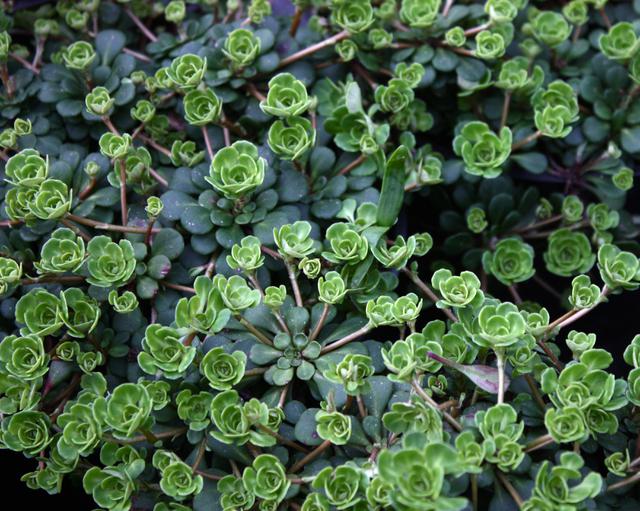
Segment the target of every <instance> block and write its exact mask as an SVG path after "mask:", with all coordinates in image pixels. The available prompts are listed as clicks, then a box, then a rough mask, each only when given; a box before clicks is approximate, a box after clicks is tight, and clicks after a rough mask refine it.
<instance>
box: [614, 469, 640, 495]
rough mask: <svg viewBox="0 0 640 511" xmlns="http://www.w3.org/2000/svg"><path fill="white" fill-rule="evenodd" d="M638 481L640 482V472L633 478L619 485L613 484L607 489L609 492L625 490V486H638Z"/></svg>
mask: <svg viewBox="0 0 640 511" xmlns="http://www.w3.org/2000/svg"><path fill="white" fill-rule="evenodd" d="M638 481H640V472H638V473H637V474H633V475H632V476H630V477H627V478H626V479H623V480H622V481H618V482H617V483H613V484H612V485H610V486H609V487H608V488H607V492H610V491H615V490H619V489H620V488H624V487H625V486H629V485H632V484H636V483H637V482H638Z"/></svg>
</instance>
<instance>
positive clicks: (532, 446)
mask: <svg viewBox="0 0 640 511" xmlns="http://www.w3.org/2000/svg"><path fill="white" fill-rule="evenodd" d="M553 441H554V440H553V438H552V437H551V435H549V434H548V433H547V434H546V435H542V436H539V437H538V438H534V439H533V440H532V441H531V442H529V443H528V444H527V445H525V446H524V452H531V451H535V450H536V449H540V448H542V447H544V446H545V445H549V444H551V443H553Z"/></svg>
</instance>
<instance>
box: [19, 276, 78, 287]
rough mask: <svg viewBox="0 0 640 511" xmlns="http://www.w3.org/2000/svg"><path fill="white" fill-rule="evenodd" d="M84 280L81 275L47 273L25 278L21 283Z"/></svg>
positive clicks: (26, 284) (28, 284)
mask: <svg viewBox="0 0 640 511" xmlns="http://www.w3.org/2000/svg"><path fill="white" fill-rule="evenodd" d="M80 282H84V277H83V276H81V275H63V276H60V277H57V276H55V275H47V276H44V277H38V278H35V279H32V278H29V277H27V278H24V279H22V280H20V285H22V286H31V285H35V284H78V283H80Z"/></svg>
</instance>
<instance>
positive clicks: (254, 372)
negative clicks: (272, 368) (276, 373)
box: [244, 367, 267, 378]
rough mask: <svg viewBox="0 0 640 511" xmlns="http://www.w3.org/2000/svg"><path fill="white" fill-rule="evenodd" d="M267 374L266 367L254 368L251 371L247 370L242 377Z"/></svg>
mask: <svg viewBox="0 0 640 511" xmlns="http://www.w3.org/2000/svg"><path fill="white" fill-rule="evenodd" d="M266 372H267V368H266V367H254V368H253V369H247V370H246V371H245V372H244V377H248V378H251V377H252V376H260V375H261V374H264V373H266Z"/></svg>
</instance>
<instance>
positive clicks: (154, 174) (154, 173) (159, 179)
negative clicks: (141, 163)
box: [149, 167, 169, 188]
mask: <svg viewBox="0 0 640 511" xmlns="http://www.w3.org/2000/svg"><path fill="white" fill-rule="evenodd" d="M149 174H151V177H152V178H153V179H155V180H156V181H157V182H158V183H160V184H161V185H162V186H164V187H165V188H168V187H169V181H167V180H166V179H165V178H163V177H162V176H161V175H160V174H158V172H157V171H156V170H154V169H152V168H151V167H149Z"/></svg>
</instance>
